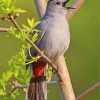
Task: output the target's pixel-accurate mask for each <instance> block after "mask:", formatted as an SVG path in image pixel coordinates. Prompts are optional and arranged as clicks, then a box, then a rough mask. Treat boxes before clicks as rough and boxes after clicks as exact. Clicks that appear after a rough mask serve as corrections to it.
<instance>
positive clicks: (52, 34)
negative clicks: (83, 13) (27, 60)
mask: <svg viewBox="0 0 100 100" xmlns="http://www.w3.org/2000/svg"><path fill="white" fill-rule="evenodd" d="M68 2H69V0H49V1H48V3H47V8H46V12H45V14H44V16H43V18H42V20H41V22H40V23H39V24H38V25H37V26H36V29H37V30H40V32H39V33H38V39H37V41H36V42H35V45H36V46H37V47H38V48H39V49H40V50H41V51H43V53H44V54H45V55H46V56H47V57H48V58H50V59H51V60H52V61H56V60H57V58H58V57H59V56H60V55H61V54H64V53H65V52H66V51H67V50H68V48H69V44H70V30H69V24H68V21H67V20H66V15H67V14H68V9H71V8H70V7H66V4H67V3H68ZM72 9H73V8H72ZM33 36H34V32H32V34H31V36H30V39H32V37H33ZM30 53H31V55H32V56H35V57H37V56H38V53H37V52H36V51H35V49H34V48H33V47H31V48H30ZM46 65H47V62H46V61H45V60H44V59H42V57H41V58H40V59H38V60H37V61H36V62H33V63H31V70H32V76H31V79H30V83H29V86H28V90H27V100H46V98H45V94H44V89H43V82H44V80H45V77H44V70H45V67H46Z"/></svg>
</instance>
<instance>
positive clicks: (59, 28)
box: [39, 16, 70, 59]
mask: <svg viewBox="0 0 100 100" xmlns="http://www.w3.org/2000/svg"><path fill="white" fill-rule="evenodd" d="M69 42H70V32H69V26H68V23H67V21H66V18H65V17H59V16H58V17H52V18H48V19H47V29H46V32H45V36H44V37H43V39H42V41H41V43H40V46H39V48H40V49H41V50H43V51H44V53H45V54H46V55H47V56H48V57H49V58H51V59H56V58H57V57H58V56H59V55H60V54H62V53H64V52H65V51H66V50H67V49H68V47H69Z"/></svg>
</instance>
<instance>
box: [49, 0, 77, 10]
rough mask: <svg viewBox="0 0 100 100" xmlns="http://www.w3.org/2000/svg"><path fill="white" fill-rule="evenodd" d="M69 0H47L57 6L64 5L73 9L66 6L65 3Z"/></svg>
mask: <svg viewBox="0 0 100 100" xmlns="http://www.w3.org/2000/svg"><path fill="white" fill-rule="evenodd" d="M69 1H70V0H49V2H54V3H55V4H56V5H58V6H62V7H65V8H67V9H75V8H72V7H66V4H67V3H68V2H69Z"/></svg>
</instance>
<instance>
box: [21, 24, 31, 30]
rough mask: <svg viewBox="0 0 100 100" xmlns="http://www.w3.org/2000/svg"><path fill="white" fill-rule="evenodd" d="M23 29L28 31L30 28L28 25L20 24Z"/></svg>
mask: <svg viewBox="0 0 100 100" xmlns="http://www.w3.org/2000/svg"><path fill="white" fill-rule="evenodd" d="M22 26H23V28H25V29H26V30H29V31H30V27H29V26H28V25H25V24H22Z"/></svg>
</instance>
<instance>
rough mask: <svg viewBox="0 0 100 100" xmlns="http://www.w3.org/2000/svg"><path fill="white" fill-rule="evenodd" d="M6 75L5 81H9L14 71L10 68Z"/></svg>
mask: <svg viewBox="0 0 100 100" xmlns="http://www.w3.org/2000/svg"><path fill="white" fill-rule="evenodd" d="M5 75H6V78H5V81H6V82H7V81H8V80H9V79H10V78H11V77H12V75H13V72H12V71H11V70H8V71H7V72H6V74H5Z"/></svg>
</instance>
